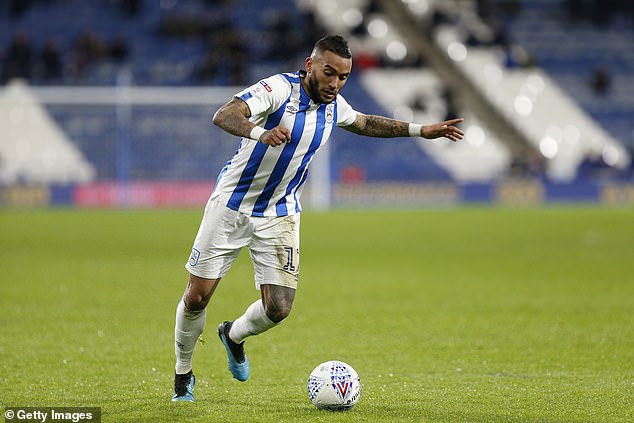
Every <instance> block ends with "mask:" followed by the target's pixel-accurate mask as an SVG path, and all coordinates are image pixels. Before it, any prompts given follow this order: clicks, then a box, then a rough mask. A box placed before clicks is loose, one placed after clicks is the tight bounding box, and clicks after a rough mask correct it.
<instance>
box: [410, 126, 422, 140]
mask: <svg viewBox="0 0 634 423" xmlns="http://www.w3.org/2000/svg"><path fill="white" fill-rule="evenodd" d="M422 127H423V125H418V124H416V123H410V124H409V136H410V137H422V136H423V135H422V134H421V131H420V130H421V128H422Z"/></svg>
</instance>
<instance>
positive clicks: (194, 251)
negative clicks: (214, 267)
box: [189, 248, 200, 266]
mask: <svg viewBox="0 0 634 423" xmlns="http://www.w3.org/2000/svg"><path fill="white" fill-rule="evenodd" d="M199 257H200V251H198V250H197V249H195V248H192V253H191V255H190V256H189V264H190V266H196V265H197V264H198V258H199Z"/></svg>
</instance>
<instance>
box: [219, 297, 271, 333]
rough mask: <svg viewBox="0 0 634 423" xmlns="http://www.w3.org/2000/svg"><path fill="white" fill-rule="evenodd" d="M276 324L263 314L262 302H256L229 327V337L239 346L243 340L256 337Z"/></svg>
mask: <svg viewBox="0 0 634 423" xmlns="http://www.w3.org/2000/svg"><path fill="white" fill-rule="evenodd" d="M275 325H277V323H275V322H273V321H272V320H271V319H269V318H268V317H267V315H266V313H265V312H264V304H262V300H257V301H256V302H254V303H253V304H251V305H250V306H249V307H248V308H247V311H245V312H244V314H243V315H242V316H240V317H238V318H237V319H236V320H235V321H234V322H233V325H232V326H231V330H230V331H229V337H230V338H231V339H232V340H233V342H235V343H237V344H239V343H240V342H242V341H244V338H246V337H247V336H251V335H257V334H260V333H262V332H266V331H267V330H269V329H271V328H272V327H273V326H275Z"/></svg>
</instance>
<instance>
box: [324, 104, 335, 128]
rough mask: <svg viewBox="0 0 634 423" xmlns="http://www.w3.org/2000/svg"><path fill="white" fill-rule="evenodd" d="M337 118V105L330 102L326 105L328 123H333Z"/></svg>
mask: <svg viewBox="0 0 634 423" xmlns="http://www.w3.org/2000/svg"><path fill="white" fill-rule="evenodd" d="M334 120H335V105H334V104H332V103H331V104H329V105H327V106H326V123H332V122H333V121H334Z"/></svg>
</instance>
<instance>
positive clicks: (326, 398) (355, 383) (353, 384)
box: [308, 361, 361, 411]
mask: <svg viewBox="0 0 634 423" xmlns="http://www.w3.org/2000/svg"><path fill="white" fill-rule="evenodd" d="M360 394H361V381H360V380H359V375H358V374H357V372H356V371H355V370H354V369H353V368H352V367H351V366H349V365H348V364H346V363H344V362H342V361H326V362H325V363H321V364H320V365H319V366H317V367H315V370H313V371H312V372H311V374H310V377H309V378H308V397H309V398H310V401H311V402H312V403H313V404H314V405H315V407H317V408H319V409H325V410H331V411H341V410H349V409H351V408H352V407H353V406H354V405H355V404H356V403H357V401H359V395H360Z"/></svg>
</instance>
